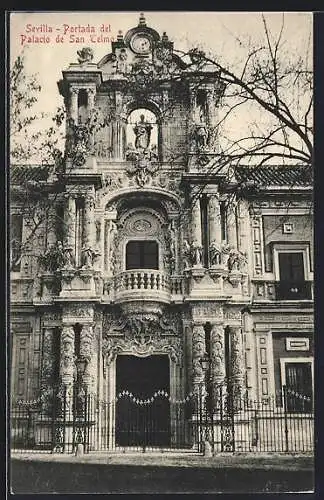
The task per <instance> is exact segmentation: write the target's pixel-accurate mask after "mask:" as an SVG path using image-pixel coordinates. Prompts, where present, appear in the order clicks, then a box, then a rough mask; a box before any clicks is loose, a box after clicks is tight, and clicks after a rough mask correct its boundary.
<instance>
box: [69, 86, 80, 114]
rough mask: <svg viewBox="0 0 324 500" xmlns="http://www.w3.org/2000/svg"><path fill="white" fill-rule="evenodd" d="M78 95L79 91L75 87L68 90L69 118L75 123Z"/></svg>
mask: <svg viewBox="0 0 324 500" xmlns="http://www.w3.org/2000/svg"><path fill="white" fill-rule="evenodd" d="M78 95H79V89H78V88H76V87H71V88H70V98H71V102H70V116H71V118H72V119H73V120H74V122H75V123H77V122H78Z"/></svg>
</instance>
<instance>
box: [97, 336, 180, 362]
mask: <svg viewBox="0 0 324 500" xmlns="http://www.w3.org/2000/svg"><path fill="white" fill-rule="evenodd" d="M102 352H103V354H104V356H105V358H106V363H107V365H109V364H110V363H112V362H113V361H114V360H115V359H116V356H117V354H119V353H121V352H127V353H131V354H134V355H135V356H140V357H146V356H151V355H152V354H158V353H161V352H162V353H166V354H168V355H169V357H170V360H171V361H172V362H173V363H176V364H178V365H181V364H182V342H181V339H180V338H163V337H156V336H152V335H151V336H149V337H144V336H140V337H134V338H124V339H112V338H109V339H105V340H104V341H103V344H102Z"/></svg>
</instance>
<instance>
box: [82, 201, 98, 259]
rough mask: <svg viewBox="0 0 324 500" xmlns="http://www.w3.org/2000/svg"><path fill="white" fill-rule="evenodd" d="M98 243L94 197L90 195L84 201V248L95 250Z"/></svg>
mask: <svg viewBox="0 0 324 500" xmlns="http://www.w3.org/2000/svg"><path fill="white" fill-rule="evenodd" d="M95 242H96V225H95V214H94V197H93V196H91V195H89V196H87V197H86V198H85V200H84V223H83V247H85V248H92V249H93V248H94V246H95Z"/></svg>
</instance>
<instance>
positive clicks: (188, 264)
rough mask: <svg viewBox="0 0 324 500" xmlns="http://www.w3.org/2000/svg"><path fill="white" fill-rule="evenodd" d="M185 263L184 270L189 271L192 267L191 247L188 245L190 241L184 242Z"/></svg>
mask: <svg viewBox="0 0 324 500" xmlns="http://www.w3.org/2000/svg"><path fill="white" fill-rule="evenodd" d="M182 253H183V262H184V269H189V267H191V247H190V245H189V243H188V240H184V241H183V252H182Z"/></svg>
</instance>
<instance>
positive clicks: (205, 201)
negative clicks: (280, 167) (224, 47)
mask: <svg viewBox="0 0 324 500" xmlns="http://www.w3.org/2000/svg"><path fill="white" fill-rule="evenodd" d="M143 19H144V18H141V20H140V23H139V25H138V26H137V27H135V28H132V29H130V30H129V31H128V32H127V33H126V35H125V36H124V37H123V36H122V35H120V36H119V38H118V40H117V41H116V42H113V43H112V52H111V53H109V54H107V55H106V56H105V57H104V58H102V59H101V61H99V62H98V63H95V62H94V60H93V54H92V53H91V54H90V53H89V51H87V50H85V51H79V53H78V54H79V59H78V62H74V63H72V64H71V65H70V67H69V68H68V69H67V70H65V71H64V73H63V80H62V81H61V82H60V84H59V88H60V91H61V93H62V94H63V96H64V99H65V101H66V103H67V114H68V127H74V128H73V130H74V132H75V140H74V142H73V143H71V144H70V143H68V144H67V147H68V148H70V150H69V151H68V155H67V158H68V159H67V163H66V165H65V171H64V174H63V176H64V179H65V182H64V186H65V187H64V189H63V192H62V193H60V195H59V196H55V198H53V197H52V198H51V196H52V194H51V193H54V192H56V190H57V185H58V184H59V182H58V180H57V178H56V179H55V176H54V177H53V178H52V179H51V180H48V190H47V192H46V193H44V196H47V193H48V192H49V195H48V197H49V198H48V200H49V203H50V200H51V199H52V205H51V211H50V213H51V214H52V215H51V216H53V217H55V216H58V214H63V221H64V232H63V231H62V228H61V229H60V227H59V225H58V224H56V225H55V228H53V227H48V230H47V233H46V234H47V237H46V238H43V241H41V244H42V245H43V246H40V240H38V242H37V245H38V253H43V254H44V255H45V256H47V260H46V259H45V260H44V262H45V264H44V265H43V266H42V267H39V266H37V262H36V261H35V258H34V257H33V251H32V250H31V252H30V255H24V258H23V259H22V260H21V266H20V270H19V271H15V272H14V273H13V275H12V279H11V307H12V311H11V319H12V323H13V325H12V336H13V343H12V349H13V355H12V397H13V398H20V399H33V398H37V397H38V394H39V390H40V389H41V391H42V392H43V393H44V394H45V393H46V392H48V393H50V392H51V391H54V390H56V388H57V387H62V385H63V386H64V387H65V388H66V390H67V398H68V400H69V398H71V397H72V395H71V394H72V392H71V391H72V388H73V385H74V384H75V383H76V381H77V380H79V379H78V373H77V369H78V368H77V367H78V363H79V362H80V361H82V362H83V364H84V367H83V372H82V374H81V379H80V380H81V383H82V384H83V386H84V387H85V388H86V389H87V390H88V391H90V392H91V393H93V394H95V395H97V396H98V397H100V398H103V399H105V400H107V401H111V400H113V399H114V398H115V396H116V387H117V386H118V380H117V381H116V373H117V371H116V370H117V369H116V364H118V358H119V357H120V356H129V357H130V358H129V359H130V361H129V362H130V363H131V357H134V356H135V357H140V358H145V357H149V356H152V357H154V356H165V357H166V358H167V360H168V366H169V371H168V373H169V383H168V384H167V386H166V387H161V389H164V390H166V391H168V392H170V394H171V396H172V397H173V398H174V399H177V398H178V399H179V398H181V397H186V396H187V395H188V393H189V392H191V391H193V393H198V392H199V391H203V393H206V392H209V393H210V394H211V395H212V400H213V404H214V406H215V407H216V406H217V398H218V397H219V392H218V390H219V387H220V386H223V385H227V386H228V385H231V387H232V388H233V389H234V395H235V398H236V399H237V401H239V400H241V399H242V398H246V397H247V398H252V399H267V398H269V397H274V396H275V393H276V391H278V390H279V391H280V387H279V386H278V383H279V382H276V381H278V380H279V379H280V377H278V376H277V374H276V370H281V375H282V376H284V377H285V380H287V379H288V378H289V373H290V372H291V370H292V369H293V368H292V367H291V366H290V365H289V359H290V358H291V359H293V362H294V363H295V366H297V365H298V363H299V364H302V363H304V365H307V363H310V364H311V363H312V359H313V358H312V353H311V352H310V351H296V353H295V356H291V351H289V353H288V354H287V353H285V352H279V348H281V347H280V346H282V343H280V342H279V341H278V342H277V341H276V340H273V334H274V333H275V334H276V335H277V337H275V338H276V339H277V338H278V335H281V336H282V337H285V338H286V337H287V338H290V337H292V338H297V339H298V338H299V337H303V338H305V337H307V336H311V334H312V306H313V302H312V300H313V297H312V279H313V275H312V272H313V270H312V267H311V266H312V264H311V247H310V241H306V242H305V238H304V237H303V236H302V235H301V234H296V233H295V234H294V232H292V234H291V235H290V237H289V238H286V237H285V238H281V237H280V235H279V236H278V234H279V233H278V231H277V233H276V238H275V239H273V238H272V237H271V231H268V233H267V234H266V235H265V234H264V230H263V225H264V216H265V214H266V216H270V215H273V216H276V217H279V216H282V217H285V223H287V222H288V223H289V217H294V219H293V223H294V224H296V223H295V220H297V219H298V217H299V218H303V217H306V216H307V210H308V202H309V200H310V199H311V186H310V185H307V186H303V189H302V190H300V189H299V187H298V186H292V187H291V189H290V191H289V192H288V193H286V194H283V192H282V190H281V189H280V185H278V182H277V179H276V178H275V177H276V176H275V175H274V179H273V183H272V184H271V185H269V182H268V181H267V183H266V185H265V186H264V189H263V187H262V185H261V186H260V189H259V191H258V193H257V195H255V194H254V195H248V194H247V195H246V196H245V198H244V199H242V197H240V198H239V197H238V196H237V198H236V195H235V190H234V195H233V183H231V185H227V184H226V181H224V178H225V177H224V174H223V173H222V174H220V173H214V172H213V170H211V169H210V165H211V164H212V162H214V163H215V162H217V155H218V137H217V128H216V124H217V110H218V107H219V106H220V105H221V100H220V98H221V96H222V92H223V91H224V83H223V82H222V80H221V76H220V74H219V72H218V71H216V68H213V67H212V66H211V65H209V66H208V67H206V68H200V69H199V71H200V73H201V78H199V79H197V66H196V64H195V62H194V61H191V63H190V64H188V63H185V62H184V61H183V60H182V59H180V58H179V56H177V55H176V54H175V53H174V52H173V43H172V42H171V41H169V40H168V38H167V36H166V35H163V36H160V35H159V34H158V33H157V32H156V31H155V30H153V29H152V28H149V27H148V26H147V25H146V23H145V20H143ZM180 77H181V78H180ZM80 96H81V97H80ZM81 107H82V109H81ZM94 111H96V112H97V113H98V117H99V118H98V120H99V121H100V120H101V122H102V123H101V126H100V127H98V128H97V129H95V130H94V131H92V133H91V136H90V137H88V136H86V134H85V129H84V127H85V122H86V119H87V118H89V117H91V113H93V112H94ZM17 168H18V167H17ZM263 168H266V167H265V166H263V167H260V171H261V173H262V169H263ZM287 168H288V167H287ZM291 168H292V169H293V167H291ZM216 171H217V169H216V170H215V172H216ZM60 185H62V184H60ZM236 186H237V187H239V176H238V175H237V176H236ZM233 198H234V201H233ZM53 199H55V202H53ZM276 200H277V202H276ZM13 206H14V209H15V210H16V212H15V213H19V202H18V200H17V203H16V205H15V199H14V198H13ZM61 220H62V218H61ZM298 220H299V219H298ZM300 220H301V219H300ZM267 221H268V219H267ZM293 223H291V224H293ZM267 224H268V222H267ZM268 225H269V224H268ZM300 226H301V225H300ZM267 227H268V226H267ZM280 227H281V226H280ZM23 228H24V231H23V234H22V238H26V237H27V236H26V235H27V233H26V231H27V229H26V224H25V223H24V224H23ZM279 229H280V228H279ZM279 232H280V231H279ZM281 232H282V231H281ZM33 244H35V243H31V245H33ZM265 246H266V248H265ZM53 248H54V249H55V251H54V250H53ZM265 255H268V256H269V255H270V257H268V264H267V265H268V269H267V271H266V268H265ZM282 255H284V257H282ZM287 255H290V256H291V255H293V257H289V258H288V257H287ZM296 255H298V258H297V257H296V259H297V260H298V259H299V261H298V262H302V267H303V277H302V278H303V279H302V280H300V277H299V281H298V283H297V282H296V283H295V282H294V279H293V278H292V282H291V283H286V281H285V283H284V284H283V281H284V280H283V271H282V265H283V262H284V259H286V261H285V262H286V265H290V264H289V262H290V260H289V259H291V258H295V257H294V256H296ZM285 256H286V257H285ZM51 258H52V260H51ZM55 259H56V260H55ZM49 262H51V265H49V264H48V263H49ZM296 262H297V261H296ZM46 263H47V264H46ZM53 263H54V264H53ZM296 265H297V264H296ZM46 266H47V267H46ZM285 279H287V278H285ZM301 281H302V282H301ZM33 283H34V284H35V286H33ZM36 284H37V286H36ZM285 287H286V288H285ZM301 301H302V302H303V305H304V308H303V309H302V310H301V309H299V306H300V303H301ZM27 320H28V327H27V326H24V325H26V324H27V323H26V321H27ZM37 339H38V340H37ZM39 339H40V341H39ZM37 342H38V343H39V345H38V346H37ZM276 342H277V344H276ZM288 344H289V346H291V345H293V343H288ZM288 344H287V345H288ZM304 344H305V346H307V345H308V344H307V343H304ZM278 346H279V347H278ZM305 349H306V347H305ZM23 353H25V354H24V355H23ZM33 355H35V359H36V355H37V356H38V357H39V358H40V359H39V364H38V366H37V365H36V364H35V365H34V366H33V363H32V361H31V360H32V359H33ZM206 355H207V358H208V362H209V368H208V370H207V371H204V369H203V364H202V359H203V358H204V356H206ZM298 358H300V359H301V360H302V361H300V362H299V361H298ZM274 359H279V361H278V363H277V365H276V364H275V363H274ZM280 360H281V361H280ZM305 360H306V361H305ZM296 369H297V368H296ZM298 369H299V368H298ZM301 369H302V368H301ZM289 370H290V371H289ZM300 373H301V372H300ZM136 376H137V374H136V373H134V377H135V378H136ZM138 376H139V375H138ZM80 380H79V382H80ZM37 381H39V382H37ZM312 383H313V379H312V380H311V384H312ZM138 386H139V387H140V386H141V380H140V378H139V380H138ZM300 390H301V389H300ZM148 396H149V394H148ZM43 399H44V400H46V397H45V396H44V397H43Z"/></svg>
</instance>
